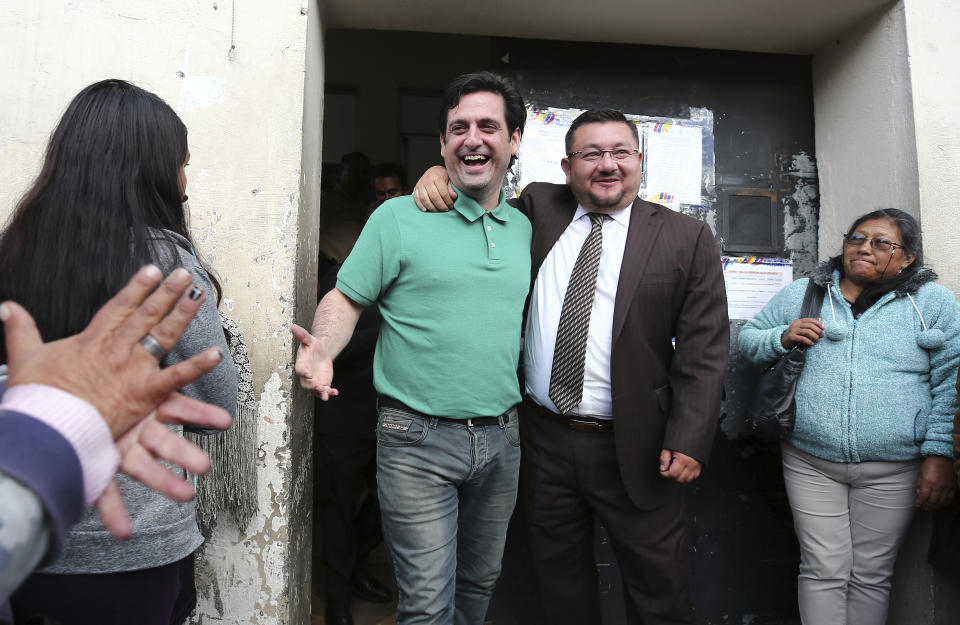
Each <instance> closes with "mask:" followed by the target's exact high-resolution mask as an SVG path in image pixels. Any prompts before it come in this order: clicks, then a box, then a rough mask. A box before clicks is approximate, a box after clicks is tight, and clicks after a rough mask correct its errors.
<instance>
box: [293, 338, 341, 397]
mask: <svg viewBox="0 0 960 625" xmlns="http://www.w3.org/2000/svg"><path fill="white" fill-rule="evenodd" d="M290 331H291V332H292V333H293V336H294V337H296V339H297V341H299V342H300V346H299V347H298V348H297V362H296V364H295V365H294V371H295V372H296V374H297V375H298V376H300V386H301V387H302V388H305V389H307V390H309V391H310V392H311V393H313V394H314V395H316V396H317V397H319V398H320V399H321V400H323V401H327V400H328V399H330V398H331V397H336V396H337V395H339V394H340V391H338V390H337V389H335V388H333V387H332V386H330V384H331V383H332V382H333V359H332V358H330V357H329V356H327V355H326V354H324V353H323V349H322V347H321V346H320V341H318V340H317V338H316V337H315V336H313V335H312V334H310V333H309V332H307V331H306V330H305V329H304V328H302V327H301V326H298V325H297V324H293V325H291V326H290Z"/></svg>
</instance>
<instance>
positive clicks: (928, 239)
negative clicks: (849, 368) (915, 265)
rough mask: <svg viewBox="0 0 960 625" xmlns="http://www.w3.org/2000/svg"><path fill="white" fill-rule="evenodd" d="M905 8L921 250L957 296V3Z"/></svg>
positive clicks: (936, 0)
mask: <svg viewBox="0 0 960 625" xmlns="http://www.w3.org/2000/svg"><path fill="white" fill-rule="evenodd" d="M904 4H905V11H906V27H907V42H908V52H909V57H910V84H911V86H912V91H913V110H914V124H915V126H916V152H917V168H918V171H919V183H920V184H919V187H920V210H921V214H922V217H923V237H924V246H925V252H926V254H927V260H928V262H929V263H930V264H931V265H932V266H933V267H935V268H936V269H937V271H938V272H939V273H940V276H941V283H942V284H945V285H946V286H948V287H950V288H951V289H952V290H953V291H954V293H960V270H958V269H955V267H956V262H955V261H956V259H957V258H958V253H960V230H958V228H957V226H956V220H957V215H958V212H957V209H958V204H960V110H958V107H957V104H958V103H960V72H958V71H957V63H958V62H960V38H958V37H957V33H956V28H955V27H956V25H957V24H960V4H957V3H956V2H952V1H951V0H907V1H906V2H905V3H904Z"/></svg>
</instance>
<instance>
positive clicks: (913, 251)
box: [829, 208, 924, 315]
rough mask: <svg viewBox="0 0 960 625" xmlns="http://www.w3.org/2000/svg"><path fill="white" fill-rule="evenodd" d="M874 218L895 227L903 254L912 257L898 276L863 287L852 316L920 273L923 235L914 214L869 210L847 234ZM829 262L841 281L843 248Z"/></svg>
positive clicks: (900, 211) (892, 209)
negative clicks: (910, 261)
mask: <svg viewBox="0 0 960 625" xmlns="http://www.w3.org/2000/svg"><path fill="white" fill-rule="evenodd" d="M874 219H883V220H885V221H889V222H890V223H892V224H893V225H894V226H896V227H897V230H898V231H899V232H900V243H901V244H903V248H902V252H903V255H904V256H913V257H914V258H913V262H912V263H910V265H909V266H908V267H905V268H904V269H903V270H902V271H901V272H900V273H898V274H896V275H894V276H891V277H889V278H884V279H883V280H877V281H875V282H871V283H869V284H867V285H866V286H864V287H863V290H862V291H860V295H858V296H857V299H856V301H855V302H853V305H852V306H851V308H852V310H853V312H854V314H855V315H859V314H860V313H862V312H863V311H865V310H866V309H868V308H870V307H871V306H873V305H874V304H875V303H877V300H879V299H880V298H881V297H883V296H884V295H886V294H887V293H889V292H890V291H894V290H896V289H898V288H899V287H900V286H902V285H903V284H904V283H906V282H907V281H908V280H909V279H910V278H912V277H913V276H914V275H915V274H916V273H917V272H918V271H920V268H921V267H923V266H924V265H923V236H922V235H921V232H920V224H919V223H917V220H916V219H914V217H913V215H911V214H910V213H908V212H906V211H902V210H900V209H899V208H880V209H877V210H875V211H871V212H869V213H867V214H866V215H861V216H860V217H857V219H856V220H854V222H853V223H852V224H850V228H849V229H848V230H847V234H850V233H852V232H854V231H855V230H856V229H857V228H858V227H859V226H860V224H862V223H863V222H865V221H871V220H874ZM894 249H896V248H894ZM829 263H830V266H831V267H832V268H833V269H836V270H838V271H839V272H840V277H841V278H842V277H843V276H844V275H845V274H844V271H843V250H842V249H841V251H840V253H839V254H838V255H836V256H834V257H833V258H831V259H830V260H829Z"/></svg>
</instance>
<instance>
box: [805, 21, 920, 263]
mask: <svg viewBox="0 0 960 625" xmlns="http://www.w3.org/2000/svg"><path fill="white" fill-rule="evenodd" d="M813 110H814V117H815V119H816V124H815V126H816V131H815V132H816V145H817V148H816V149H817V169H818V171H819V175H820V237H819V239H820V246H819V247H820V257H821V258H826V257H828V256H833V255H834V254H836V253H838V252H839V251H840V242H841V241H840V237H841V236H842V234H843V233H844V231H845V230H846V228H847V226H849V225H850V222H852V221H853V219H854V218H855V217H857V216H858V215H861V214H863V213H865V212H868V211H871V210H873V209H876V208H881V207H885V206H893V207H896V208H902V209H903V210H906V211H908V212H910V213H912V214H914V215H916V216H919V211H920V196H919V193H918V190H917V180H918V176H917V153H916V143H915V141H914V123H913V102H912V99H911V93H910V69H909V65H908V60H907V41H906V29H905V24H904V12H903V6H902V4H897V5H894V6H893V7H891V8H889V9H886V10H884V11H883V12H881V13H879V14H877V15H875V16H874V17H872V18H870V19H868V20H866V21H865V22H864V23H863V24H861V25H859V26H857V27H856V28H854V29H853V30H852V31H850V32H849V33H846V34H844V35H842V36H840V37H839V38H838V39H837V40H836V41H834V42H832V43H830V44H828V45H827V47H826V48H824V49H823V50H822V51H821V52H820V53H819V54H817V55H816V56H814V59H813Z"/></svg>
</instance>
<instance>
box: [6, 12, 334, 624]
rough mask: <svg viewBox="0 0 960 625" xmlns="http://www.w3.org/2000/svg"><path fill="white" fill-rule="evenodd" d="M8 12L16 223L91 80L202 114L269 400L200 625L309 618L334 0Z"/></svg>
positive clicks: (199, 197) (201, 234)
mask: <svg viewBox="0 0 960 625" xmlns="http://www.w3.org/2000/svg"><path fill="white" fill-rule="evenodd" d="M3 18H4V19H3V20H0V41H2V42H5V43H3V44H0V45H2V50H3V57H4V62H3V63H2V69H0V72H2V76H0V81H2V84H3V85H4V89H3V90H2V93H0V133H2V136H3V143H4V150H3V155H2V157H0V175H2V179H3V180H4V185H3V188H2V190H0V217H3V218H5V217H6V215H7V214H8V213H9V211H10V209H11V208H12V206H13V205H14V203H15V201H16V199H17V197H18V196H19V195H20V194H21V193H22V192H23V190H24V189H25V188H26V186H27V185H28V184H29V182H30V181H31V179H32V178H33V177H34V176H35V175H36V173H37V171H38V170H39V165H40V159H41V156H42V150H43V147H44V145H45V143H46V139H47V137H48V136H49V133H50V131H51V129H52V128H53V126H54V124H55V123H56V120H57V119H58V117H59V115H60V113H61V112H62V110H63V109H64V107H65V106H66V104H67V102H68V101H69V99H70V98H71V97H72V96H73V95H74V94H75V93H76V92H77V91H79V90H80V89H81V88H82V87H83V86H85V85H87V84H89V83H91V82H94V81H96V80H99V79H102V78H107V77H119V78H124V79H128V80H131V81H133V82H135V83H137V84H139V85H141V86H143V87H145V88H147V89H149V90H151V91H154V92H155V93H157V94H158V95H160V96H161V97H163V98H164V99H165V100H166V101H167V102H168V103H170V104H171V105H172V106H173V107H174V108H175V109H176V110H177V112H178V113H179V114H180V115H181V117H182V118H183V120H184V122H185V123H186V124H187V127H188V128H189V131H190V136H189V142H190V151H191V154H192V158H191V166H190V167H189V168H188V171H187V175H188V187H189V188H188V193H189V195H190V208H191V220H192V228H193V231H194V233H195V236H196V240H197V243H198V247H199V250H200V251H201V253H202V254H203V255H205V256H206V258H207V259H208V260H209V261H210V262H211V263H212V265H213V267H214V268H215V269H216V271H217V272H218V273H219V275H220V276H221V278H222V283H223V286H224V300H223V303H222V306H223V308H224V309H226V310H227V311H229V312H230V314H231V315H232V316H233V317H234V318H235V319H236V320H237V321H238V322H239V324H240V326H241V327H242V329H243V330H244V332H245V336H246V340H247V343H248V346H249V349H250V355H251V361H252V364H253V371H254V377H255V391H256V394H257V397H258V399H259V402H260V405H259V408H260V421H259V424H258V429H259V432H258V436H257V445H258V448H257V451H258V474H257V482H258V500H259V511H258V513H257V515H256V516H255V517H254V519H253V521H252V522H251V523H250V525H249V527H247V528H246V529H245V530H244V531H240V530H238V529H237V528H236V527H234V526H232V525H231V523H230V522H229V521H223V522H222V524H221V526H219V527H217V528H216V531H215V532H214V535H213V536H212V538H211V540H210V541H209V542H208V544H207V546H206V547H205V550H204V556H203V558H202V559H201V563H200V566H199V571H200V577H199V579H198V588H199V592H200V596H201V598H200V608H199V613H198V615H197V617H196V622H198V623H220V622H229V623H257V624H264V623H306V622H308V620H309V610H310V605H309V596H310V595H309V585H308V583H309V562H308V557H307V556H306V554H309V549H310V543H309V541H310V531H309V524H310V521H311V519H310V515H309V513H308V512H306V513H302V514H301V513H298V514H296V515H294V514H292V512H293V511H294V510H297V511H300V510H304V511H309V509H310V506H309V505H308V504H309V499H310V496H311V489H310V480H309V478H310V469H311V467H310V454H309V453H307V451H305V450H309V445H310V442H309V441H310V436H311V429H312V422H311V419H310V414H311V413H312V411H311V408H312V403H311V402H310V401H309V400H308V398H307V397H305V396H304V395H303V394H302V393H300V392H294V390H293V389H292V366H293V365H292V363H293V354H294V345H293V341H292V337H291V335H290V333H289V331H288V325H289V324H290V322H291V321H293V320H294V319H295V317H296V315H297V311H298V310H309V311H312V308H313V304H314V301H313V295H312V294H313V293H314V289H313V281H312V278H310V279H305V278H304V279H301V280H300V281H299V282H298V281H297V279H296V278H297V276H301V277H303V276H312V275H315V273H316V267H315V263H316V260H315V259H316V231H317V229H316V216H315V214H314V210H313V207H314V206H315V205H316V199H317V195H318V193H317V188H316V187H317V180H318V171H319V155H320V136H319V135H320V133H319V116H320V113H321V103H322V80H323V78H322V67H321V65H322V63H321V58H322V45H321V29H320V19H321V15H320V6H319V3H318V0H276V1H274V2H269V3H265V2H264V3H261V2H237V1H236V0H209V1H207V2H196V1H190V0H171V1H168V2H151V1H148V0H139V1H133V0H102V1H100V2H82V3H78V2H69V1H66V0H37V1H35V2H18V3H14V2H7V3H4V11H3ZM305 72H306V74H305ZM305 76H306V79H305ZM304 131H305V132H304ZM301 233H302V236H301ZM298 294H299V295H300V297H299V298H298ZM309 314H310V313H309V312H304V313H303V315H302V316H303V317H304V318H308V317H309ZM302 320H303V319H302Z"/></svg>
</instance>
